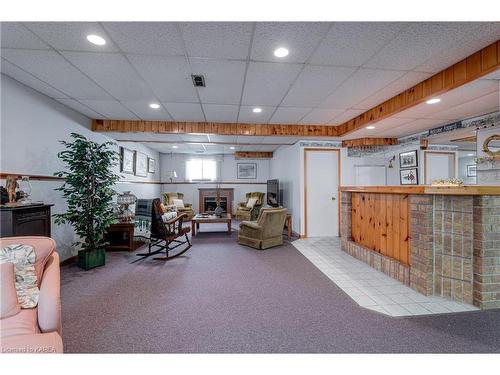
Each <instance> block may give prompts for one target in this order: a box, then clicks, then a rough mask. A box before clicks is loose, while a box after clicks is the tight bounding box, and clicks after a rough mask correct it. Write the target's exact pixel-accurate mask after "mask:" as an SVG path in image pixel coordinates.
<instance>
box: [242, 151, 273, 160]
mask: <svg viewBox="0 0 500 375" xmlns="http://www.w3.org/2000/svg"><path fill="white" fill-rule="evenodd" d="M234 157H235V158H236V159H272V157H273V153H272V152H265V151H236V152H235V153H234Z"/></svg>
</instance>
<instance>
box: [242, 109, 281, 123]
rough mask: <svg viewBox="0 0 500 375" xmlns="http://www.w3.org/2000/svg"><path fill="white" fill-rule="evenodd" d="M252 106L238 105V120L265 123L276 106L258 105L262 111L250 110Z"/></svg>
mask: <svg viewBox="0 0 500 375" xmlns="http://www.w3.org/2000/svg"><path fill="white" fill-rule="evenodd" d="M253 108H254V107H253V106H246V105H242V106H240V113H239V116H238V122H248V123H256V124H267V123H268V121H269V120H270V119H271V116H272V115H273V112H274V110H275V109H276V107H267V106H266V107H263V106H260V108H261V109H262V112H260V113H254V112H252V109H253Z"/></svg>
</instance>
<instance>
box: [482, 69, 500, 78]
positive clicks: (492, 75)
mask: <svg viewBox="0 0 500 375" xmlns="http://www.w3.org/2000/svg"><path fill="white" fill-rule="evenodd" d="M481 79H482V80H483V79H495V80H500V69H498V70H495V71H494V72H491V73H490V74H487V75H485V76H483V77H482V78H481Z"/></svg>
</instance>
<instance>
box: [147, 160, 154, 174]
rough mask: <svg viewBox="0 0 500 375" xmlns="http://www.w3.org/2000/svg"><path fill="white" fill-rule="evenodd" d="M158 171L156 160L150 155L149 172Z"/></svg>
mask: <svg viewBox="0 0 500 375" xmlns="http://www.w3.org/2000/svg"><path fill="white" fill-rule="evenodd" d="M155 171H156V161H155V159H153V158H149V157H148V173H155Z"/></svg>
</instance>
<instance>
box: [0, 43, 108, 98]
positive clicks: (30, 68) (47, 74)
mask: <svg viewBox="0 0 500 375" xmlns="http://www.w3.org/2000/svg"><path fill="white" fill-rule="evenodd" d="M2 57H4V58H5V59H7V60H8V61H10V62H11V63H13V64H15V65H17V66H19V67H20V68H22V69H24V70H25V71H27V72H29V73H31V74H32V75H34V76H35V77H37V78H39V79H40V80H42V81H44V82H46V83H48V84H49V85H51V86H53V87H55V88H56V89H58V90H60V91H62V92H64V93H65V94H67V95H68V96H71V97H73V98H76V99H111V98H110V96H109V95H108V94H107V93H106V92H105V91H104V90H102V89H101V88H100V87H99V86H97V85H96V84H95V83H93V82H92V81H91V80H90V79H89V78H87V77H86V76H85V75H84V74H82V73H81V72H80V71H79V70H78V69H76V68H75V67H74V66H72V65H71V64H70V63H69V62H67V61H66V60H65V59H64V58H63V57H62V56H60V55H59V54H57V52H53V51H35V50H21V49H19V50H18V49H2Z"/></svg>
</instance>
